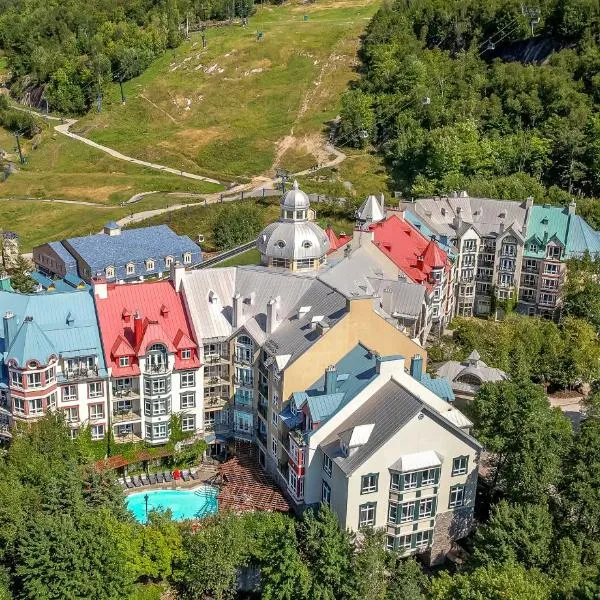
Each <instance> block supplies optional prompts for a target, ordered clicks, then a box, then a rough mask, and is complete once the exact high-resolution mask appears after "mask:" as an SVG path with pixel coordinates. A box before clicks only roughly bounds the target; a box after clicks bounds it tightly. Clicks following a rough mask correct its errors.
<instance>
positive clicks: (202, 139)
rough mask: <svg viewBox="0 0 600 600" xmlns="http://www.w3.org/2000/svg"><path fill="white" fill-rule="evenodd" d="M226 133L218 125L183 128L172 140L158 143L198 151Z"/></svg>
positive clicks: (164, 146)
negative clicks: (201, 127) (205, 127)
mask: <svg viewBox="0 0 600 600" xmlns="http://www.w3.org/2000/svg"><path fill="white" fill-rule="evenodd" d="M224 135H225V134H224V133H223V132H222V131H221V130H220V129H219V128H217V127H209V128H207V129H183V130H182V131H178V132H177V133H176V134H175V135H174V136H173V139H172V140H165V141H164V142H160V143H159V144H158V145H159V146H160V147H162V148H169V149H177V150H183V151H197V150H199V149H200V148H203V147H204V146H206V145H207V144H210V142H212V141H214V140H218V139H221V138H222V137H224Z"/></svg>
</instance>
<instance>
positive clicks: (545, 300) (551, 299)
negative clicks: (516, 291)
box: [540, 294, 556, 306]
mask: <svg viewBox="0 0 600 600" xmlns="http://www.w3.org/2000/svg"><path fill="white" fill-rule="evenodd" d="M540 304H548V305H550V306H553V305H554V304H556V296H555V295H554V294H540Z"/></svg>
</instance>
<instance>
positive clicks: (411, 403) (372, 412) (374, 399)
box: [323, 380, 424, 475]
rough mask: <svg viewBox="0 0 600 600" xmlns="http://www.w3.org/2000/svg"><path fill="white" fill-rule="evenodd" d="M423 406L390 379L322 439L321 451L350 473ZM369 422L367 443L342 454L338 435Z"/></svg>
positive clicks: (345, 471)
mask: <svg viewBox="0 0 600 600" xmlns="http://www.w3.org/2000/svg"><path fill="white" fill-rule="evenodd" d="M423 406H424V405H423V403H422V402H421V401H420V400H418V399H417V398H416V397H415V396H413V395H412V394H411V393H410V392H408V391H407V390H406V389H404V388H403V387H402V386H400V385H399V384H398V383H397V382H396V381H394V380H391V381H389V382H388V383H386V384H385V385H384V386H383V387H382V388H380V389H379V390H378V391H377V392H375V394H373V396H371V397H370V398H369V399H368V400H367V401H366V402H365V403H364V404H363V405H362V406H361V407H360V408H359V409H358V410H357V411H355V412H354V414H353V415H351V416H350V417H349V418H348V419H346V420H345V421H344V422H343V423H342V424H341V425H340V426H339V427H338V428H337V429H336V430H335V431H334V432H333V433H332V434H331V435H330V436H329V437H328V438H327V439H325V440H324V442H323V452H325V454H327V456H329V457H330V458H331V459H332V460H334V461H335V462H336V463H337V465H338V466H339V467H340V468H341V469H342V471H344V473H346V474H347V475H350V474H351V473H352V472H353V471H355V470H356V469H357V468H358V467H360V465H361V464H362V463H364V462H365V461H366V460H367V459H369V458H370V457H371V456H372V455H373V454H374V453H375V452H376V451H377V450H379V448H381V446H383V444H385V442H387V441H388V440H389V439H390V438H391V437H392V436H393V435H394V434H395V433H396V432H398V431H399V430H400V429H402V427H404V425H406V424H407V423H408V422H409V421H410V420H411V419H412V418H413V417H415V416H416V415H417V414H419V412H420V411H421V409H422V408H423ZM368 424H373V425H374V426H375V427H374V428H373V431H372V432H371V435H370V436H369V440H368V441H367V443H366V444H364V445H362V446H360V447H359V448H357V449H356V450H355V451H354V452H352V453H351V454H350V455H349V456H344V454H343V453H342V452H341V449H340V443H339V439H340V434H342V433H344V432H346V431H348V430H349V429H352V428H353V427H357V426H359V425H368Z"/></svg>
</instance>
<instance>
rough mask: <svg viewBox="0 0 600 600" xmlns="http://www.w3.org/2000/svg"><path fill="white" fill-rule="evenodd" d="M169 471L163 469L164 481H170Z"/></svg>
mask: <svg viewBox="0 0 600 600" xmlns="http://www.w3.org/2000/svg"><path fill="white" fill-rule="evenodd" d="M172 480H173V478H172V477H171V473H170V472H169V471H165V481H167V482H168V481H172Z"/></svg>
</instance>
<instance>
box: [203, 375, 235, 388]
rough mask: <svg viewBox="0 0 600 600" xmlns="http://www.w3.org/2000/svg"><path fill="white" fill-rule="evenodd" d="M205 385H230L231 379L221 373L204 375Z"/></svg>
mask: <svg viewBox="0 0 600 600" xmlns="http://www.w3.org/2000/svg"><path fill="white" fill-rule="evenodd" d="M204 385H205V386H206V387H217V386H222V385H227V386H228V385H229V379H225V378H224V377H222V376H221V375H206V374H205V375H204Z"/></svg>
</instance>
